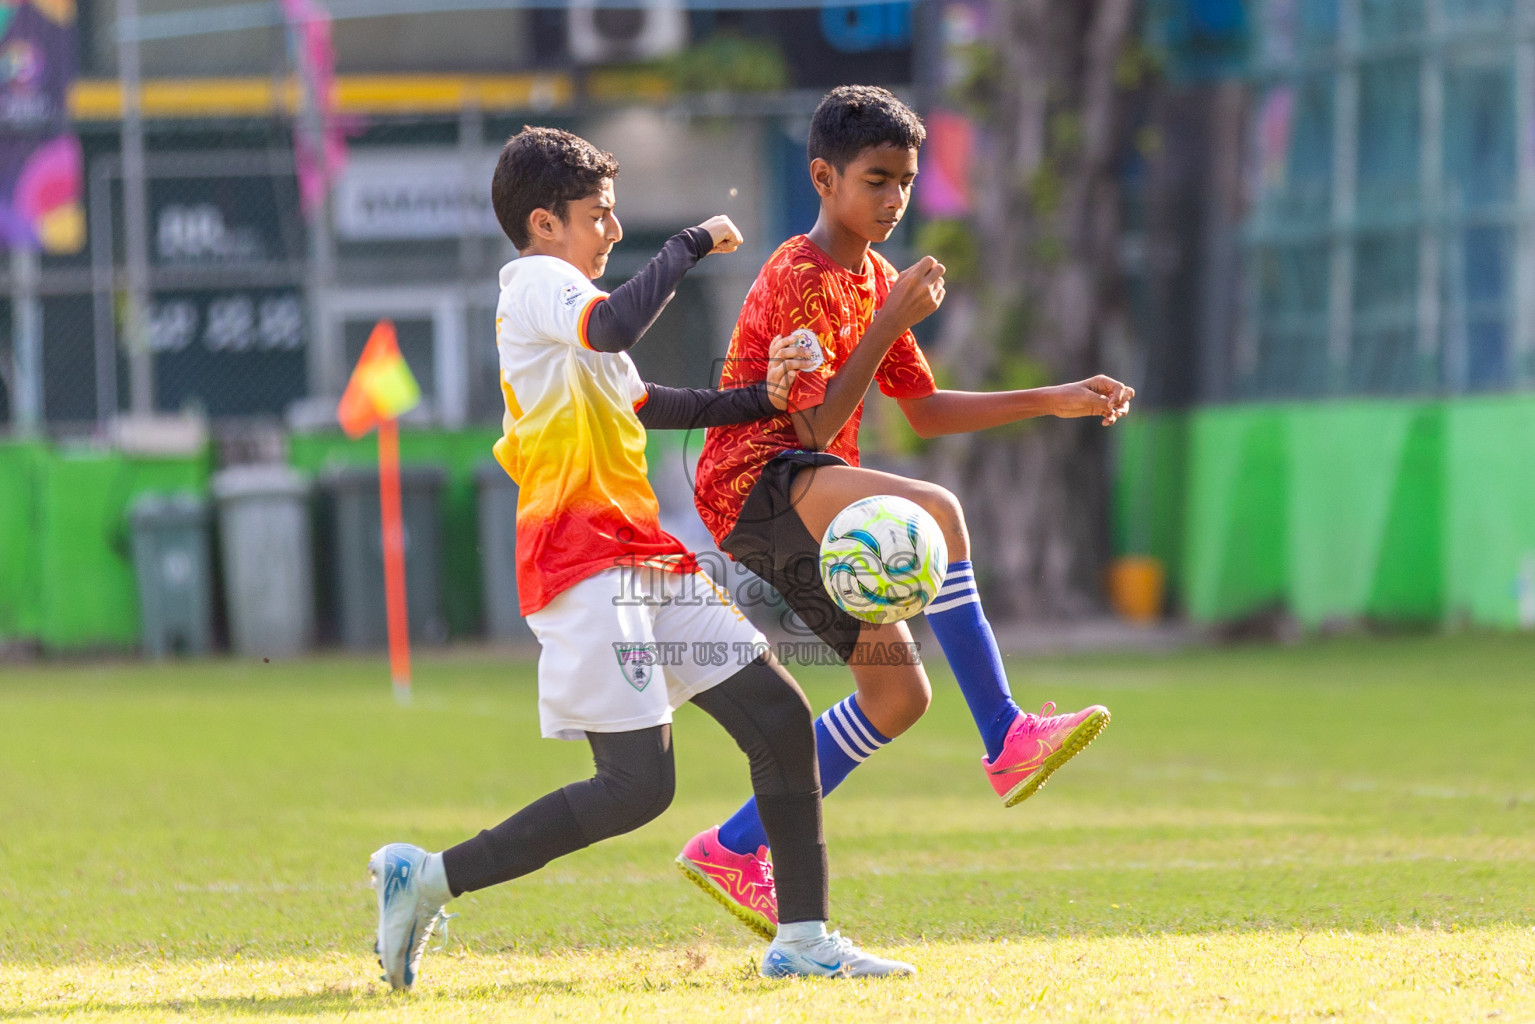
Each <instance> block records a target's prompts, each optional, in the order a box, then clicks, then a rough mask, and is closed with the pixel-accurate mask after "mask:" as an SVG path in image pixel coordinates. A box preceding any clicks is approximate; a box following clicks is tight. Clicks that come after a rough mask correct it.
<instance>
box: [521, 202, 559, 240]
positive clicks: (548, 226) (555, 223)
mask: <svg viewBox="0 0 1535 1024" xmlns="http://www.w3.org/2000/svg"><path fill="white" fill-rule="evenodd" d="M564 226H565V223H564V221H562V220H560V218H558V217H556V216H555V215H554V214H553V213H552V212H550V211H549V210H546V209H544V208H543V207H542V206H540V207H539V208H538V209H536V210H534V211H533V212H532V213H530V214H528V234H529V235H531V236H532V237H533V238H535V239H538V240H540V241H545V242H552V241H555V240H556V239H558V238H559V237H560V233H561V231H560V229H561V228H563V227H564Z"/></svg>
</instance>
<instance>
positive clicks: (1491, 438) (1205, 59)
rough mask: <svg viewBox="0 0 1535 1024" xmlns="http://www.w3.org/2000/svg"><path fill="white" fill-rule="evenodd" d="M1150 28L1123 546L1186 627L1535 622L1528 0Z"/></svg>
mask: <svg viewBox="0 0 1535 1024" xmlns="http://www.w3.org/2000/svg"><path fill="white" fill-rule="evenodd" d="M1147 15H1148V22H1147V35H1148V40H1150V41H1151V42H1152V43H1153V44H1154V45H1155V46H1157V48H1158V49H1159V51H1160V52H1161V53H1162V54H1163V55H1164V57H1165V60H1166V72H1167V75H1166V78H1167V84H1166V87H1165V89H1164V90H1163V91H1162V92H1161V94H1160V95H1159V96H1158V98H1157V99H1156V101H1155V103H1154V109H1153V110H1151V111H1150V112H1148V113H1147V115H1146V123H1147V126H1148V130H1151V131H1154V132H1155V133H1156V135H1157V141H1158V143H1159V146H1160V151H1159V154H1158V155H1157V156H1156V157H1154V158H1152V159H1149V160H1147V161H1145V163H1144V164H1143V165H1142V166H1141V168H1140V170H1139V172H1137V173H1132V179H1133V180H1132V186H1133V188H1132V194H1133V196H1134V197H1135V199H1136V202H1135V203H1134V204H1132V205H1134V206H1135V207H1136V209H1137V211H1138V216H1139V221H1138V225H1137V226H1138V230H1137V231H1136V232H1135V233H1134V235H1133V236H1132V238H1131V239H1129V244H1128V245H1127V262H1128V265H1129V267H1130V269H1131V271H1132V273H1133V275H1134V280H1135V282H1136V287H1137V291H1136V295H1137V297H1138V308H1139V323H1140V325H1141V328H1142V337H1143V339H1144V341H1145V343H1146V347H1145V359H1144V363H1143V366H1144V379H1145V381H1146V383H1147V394H1148V397H1150V398H1151V399H1152V403H1153V404H1154V405H1155V406H1156V407H1157V409H1158V415H1155V416H1153V417H1151V418H1150V419H1149V420H1148V421H1146V422H1143V423H1141V424H1139V425H1138V429H1137V431H1136V432H1135V434H1134V435H1133V437H1131V438H1129V439H1128V441H1129V443H1128V446H1127V448H1126V450H1124V451H1123V452H1122V461H1121V468H1122V473H1121V479H1120V515H1119V524H1120V527H1119V528H1120V543H1121V546H1122V548H1124V549H1125V550H1139V551H1141V552H1146V551H1151V552H1154V553H1156V554H1158V555H1159V556H1161V557H1162V558H1163V559H1164V560H1165V561H1166V562H1167V564H1168V565H1169V566H1170V567H1171V568H1172V572H1173V576H1174V580H1175V584H1176V587H1177V590H1178V593H1179V595H1180V597H1181V600H1182V604H1183V606H1184V607H1185V608H1186V609H1187V610H1188V611H1189V612H1190V613H1192V614H1193V615H1194V616H1195V617H1197V618H1202V619H1229V618H1235V617H1240V616H1243V615H1247V614H1250V613H1254V612H1261V611H1264V610H1275V609H1283V610H1287V611H1290V612H1293V613H1294V614H1296V615H1297V616H1299V618H1300V619H1301V621H1302V622H1303V623H1307V624H1311V625H1318V624H1324V623H1326V622H1328V621H1329V620H1336V619H1358V618H1360V617H1364V618H1376V619H1382V620H1391V621H1404V620H1405V621H1423V622H1441V621H1449V622H1475V623H1485V624H1496V625H1505V626H1507V625H1521V626H1523V627H1526V628H1530V627H1535V515H1532V513H1535V483H1532V482H1531V481H1532V477H1531V475H1530V474H1529V473H1528V471H1527V470H1526V469H1525V468H1524V467H1525V466H1526V465H1527V464H1528V461H1529V458H1530V456H1531V454H1532V452H1535V400H1532V399H1531V397H1530V396H1529V394H1528V393H1529V390H1530V388H1531V386H1532V384H1535V4H1531V3H1529V2H1527V0H1248V2H1245V3H1244V2H1239V0H1151V2H1150V3H1149V4H1148V7H1147Z"/></svg>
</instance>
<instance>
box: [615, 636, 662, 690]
mask: <svg viewBox="0 0 1535 1024" xmlns="http://www.w3.org/2000/svg"><path fill="white" fill-rule="evenodd" d="M613 653H614V654H616V655H617V656H618V668H619V670H620V671H621V672H623V674H624V679H625V680H627V681H628V683H629V685H630V686H632V687H634V688H635V689H636V690H639V691H640V692H642V693H643V692H644V690H645V687H647V686H649V685H650V679H651V677H652V676H653V675H655V671H656V666H657V665H659V664H660V663H661V648H660V646H659V645H658V644H655V643H645V644H614V645H613Z"/></svg>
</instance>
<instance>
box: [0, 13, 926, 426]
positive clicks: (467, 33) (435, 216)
mask: <svg viewBox="0 0 1535 1024" xmlns="http://www.w3.org/2000/svg"><path fill="white" fill-rule="evenodd" d="M138 6H139V8H140V10H139V18H138V20H137V22H124V21H121V20H120V19H119V17H118V9H117V3H116V2H115V0H84V2H83V3H82V5H81V7H80V9H79V29H78V32H79V76H80V77H79V79H78V81H76V82H75V84H74V86H73V88H72V90H71V92H70V109H71V113H72V115H73V118H74V122H75V130H76V131H77V132H78V134H79V136H80V139H81V143H82V146H83V150H84V175H85V181H86V185H85V190H84V191H85V208H86V218H87V222H88V225H89V231H88V233H87V236H86V237H87V238H88V243H87V244H85V245H83V246H82V247H81V248H79V250H78V251H76V252H74V253H69V254H61V255H47V254H45V255H44V256H43V258H42V260H41V267H40V277H39V282H38V286H37V291H38V293H39V294H40V296H41V313H42V316H41V322H42V332H43V337H44V345H43V360H42V363H43V365H42V368H41V392H42V420H43V422H44V424H45V429H46V432H47V433H49V434H50V435H53V436H60V435H79V434H90V433H100V432H101V431H102V430H103V429H104V427H105V425H106V424H107V423H108V422H109V421H110V420H111V419H112V418H114V417H116V416H118V415H120V414H124V413H132V414H146V413H179V412H182V411H184V410H192V411H194V412H196V413H198V414H200V415H203V416H206V417H208V418H209V419H210V420H211V421H212V422H213V423H214V426H215V429H232V428H233V426H234V424H233V421H234V420H237V419H240V418H251V417H254V418H275V419H285V420H286V421H287V422H288V423H289V424H290V425H293V426H297V427H299V428H301V429H302V428H304V427H306V426H313V425H318V424H319V423H321V422H324V423H326V425H329V421H330V419H331V415H330V414H331V412H332V411H333V410H331V409H330V408H329V405H330V404H332V403H330V402H329V400H330V399H332V398H334V396H335V395H337V394H339V392H340V389H341V386H342V385H343V384H344V382H345V374H346V373H347V372H348V370H349V369H350V366H351V365H352V362H353V360H354V359H355V357H356V355H357V353H358V352H359V351H360V348H361V345H362V342H363V340H364V339H365V337H366V335H367V332H368V329H369V328H370V327H371V325H372V323H373V322H374V321H375V320H376V319H378V318H379V317H381V316H390V317H393V318H394V319H395V320H396V322H397V325H398V327H399V330H400V337H401V342H402V344H403V346H404V347H405V351H406V354H407V357H408V358H409V359H410V362H411V365H412V367H413V368H414V369H415V371H416V373H417V375H418V377H419V378H420V379H421V381H422V383H423V386H424V389H425V391H426V392H427V394H428V396H429V402H428V408H427V409H426V411H425V413H424V414H423V415H424V417H425V418H426V419H428V420H430V421H432V422H435V423H437V424H439V425H444V426H449V427H455V426H462V425H464V424H467V423H474V422H494V421H495V420H497V418H498V417H499V414H500V396H499V390H498V388H497V385H496V376H495V374H496V371H495V352H494V346H493V344H491V337H492V336H491V330H492V321H493V312H492V311H493V309H494V304H495V299H496V286H495V273H496V269H497V268H498V267H499V266H500V265H501V263H503V262H504V261H505V260H507V259H508V258H510V257H511V256H512V255H514V253H513V252H512V251H511V249H510V246H509V243H508V242H507V241H506V239H505V237H504V236H503V235H502V233H501V231H500V229H499V227H498V226H497V225H496V223H495V219H494V216H493V215H492V213H491V210H490V205H489V196H488V189H489V180H490V171H491V168H492V167H493V166H494V160H495V155H496V152H497V151H498V149H499V147H500V144H501V143H502V142H503V141H504V140H505V139H506V137H507V136H508V135H510V134H512V133H513V132H515V131H517V130H518V129H519V128H520V127H521V126H522V125H523V124H525V123H541V124H554V125H558V126H561V127H567V128H570V129H572V130H575V131H577V132H579V133H581V134H583V135H585V136H587V137H589V138H591V139H592V140H593V141H595V142H596V143H598V144H599V145H601V146H603V147H604V148H608V149H611V150H613V151H614V152H615V153H616V154H617V155H618V156H619V158H620V160H621V163H622V164H623V168H624V170H623V173H622V176H621V178H620V182H619V188H620V192H619V196H620V203H621V205H620V208H619V213H620V217H621V219H622V221H623V223H624V225H625V228H626V232H627V236H628V237H627V240H626V241H625V242H624V243H623V245H622V246H621V247H620V248H619V250H618V251H617V253H616V254H615V260H614V264H613V269H612V270H610V272H609V277H608V279H607V281H606V283H607V285H608V286H609V287H611V286H612V285H614V284H616V283H617V282H619V281H622V280H623V279H624V277H626V276H627V275H628V274H629V273H632V272H633V270H634V269H636V268H637V266H638V265H639V263H640V262H642V261H643V260H644V259H645V258H646V257H647V256H648V255H649V254H650V253H651V252H653V251H654V249H655V248H656V247H657V246H658V245H659V243H660V242H661V241H663V240H664V239H665V238H666V237H667V236H669V235H670V234H671V233H672V232H674V231H676V230H678V229H680V228H682V227H685V226H687V225H689V224H693V223H697V222H698V221H699V220H702V219H703V218H705V217H707V216H711V215H713V214H716V213H721V212H724V213H729V214H730V215H731V216H732V217H734V218H735V219H736V221H737V223H739V224H740V225H741V227H742V228H743V230H744V232H745V234H746V236H747V238H748V239H749V246H750V251H748V252H744V253H743V254H742V255H741V256H739V257H738V258H735V259H733V260H730V261H725V260H721V261H718V263H716V262H715V261H709V262H708V263H706V264H704V265H703V266H701V267H700V268H699V271H698V272H697V273H696V274H695V275H693V276H692V277H691V278H690V279H689V281H688V282H687V283H686V284H685V285H684V291H685V294H684V295H683V296H682V300H683V301H679V302H677V303H675V304H674V305H673V307H672V309H671V310H670V311H669V312H668V313H667V320H666V322H665V323H664V325H663V327H664V328H665V330H663V331H662V332H661V334H660V335H659V336H660V337H663V338H665V339H667V344H664V345H663V344H655V345H650V346H647V347H646V349H645V350H644V351H642V352H640V353H637V358H638V359H639V361H640V363H641V366H642V369H643V370H644V371H645V372H647V373H654V374H656V375H657V377H658V379H663V380H668V381H671V382H675V383H686V384H694V385H698V384H703V383H705V382H708V381H709V380H711V379H712V378H713V377H715V376H716V374H715V373H714V369H715V367H714V365H713V364H714V360H716V359H717V358H718V357H719V356H720V355H722V354H723V351H724V346H725V342H726V340H727V339H728V336H729V330H730V326H731V325H732V324H733V322H734V314H735V310H736V308H737V307H738V304H739V300H740V298H741V296H743V295H744V293H745V291H746V288H747V287H748V286H749V284H750V281H751V279H752V277H753V276H754V272H755V269H756V267H757V266H759V265H760V262H761V258H765V256H766V253H767V251H769V249H770V247H771V246H772V244H773V243H774V242H775V241H777V240H781V239H782V238H783V237H786V236H787V235H788V234H790V233H792V232H793V231H796V230H804V229H806V228H808V227H809V224H810V223H811V219H812V218H813V216H814V209H815V207H814V194H813V191H811V189H810V186H809V183H808V181H806V180H805V174H804V169H803V163H804V160H803V133H804V127H805V124H806V122H807V117H808V113H809V111H810V110H811V109H812V108H813V106H814V103H815V101H816V99H817V98H818V97H819V95H820V93H821V92H822V91H823V90H824V88H826V87H828V86H830V85H833V84H837V83H839V82H842V81H851V80H858V81H877V82H880V83H883V84H888V85H891V86H895V87H903V86H906V87H909V86H910V84H911V81H912V45H911V38H912V36H911V16H912V4H911V3H887V4H879V5H874V6H869V5H829V6H826V5H812V6H809V7H806V8H803V9H794V10H765V11H764V10H742V11H739V12H735V13H732V12H730V11H698V12H689V11H688V10H686V9H685V8H684V6H683V5H682V4H681V3H680V2H678V0H653V2H648V3H645V4H641V5H639V6H638V7H635V8H629V9H617V8H614V9H599V8H597V7H596V6H595V5H594V4H590V3H586V4H583V3H580V2H574V3H572V4H570V5H569V6H568V7H567V8H565V9H558V8H554V7H552V6H551V5H547V4H544V5H523V4H518V3H508V4H507V5H506V8H505V9H499V10H485V9H476V8H483V6H484V5H481V4H473V3H458V2H454V0H420V2H416V3H410V4H403V5H395V7H394V8H392V9H398V10H401V11H410V12H415V13H402V14H391V15H387V16H375V15H374V13H373V12H374V10H375V8H374V7H373V6H372V5H368V4H363V3H344V2H342V3H331V4H329V5H328V9H329V12H330V14H331V16H332V18H333V21H332V23H331V25H330V43H331V46H332V47H333V51H334V75H335V87H334V96H335V107H334V110H333V111H331V112H330V113H331V119H332V121H333V123H334V131H335V132H336V133H337V134H339V136H340V137H341V138H342V139H343V140H344V144H345V149H346V159H345V165H344V169H343V170H342V171H341V173H340V176H339V177H338V178H337V179H336V180H335V182H334V192H333V194H332V199H331V202H330V204H329V205H328V207H327V208H326V209H325V210H324V211H323V215H322V216H320V217H318V218H306V217H305V216H304V215H303V213H302V212H301V203H300V196H299V189H300V187H301V184H302V183H301V181H300V180H298V178H296V175H295V166H294V147H295V134H296V133H298V135H299V136H302V134H303V133H304V131H305V129H306V125H305V117H306V104H305V99H304V96H305V84H306V83H305V80H304V72H305V70H306V69H305V67H304V64H303V57H304V54H303V52H302V47H303V45H304V37H303V35H302V30H303V26H302V25H295V24H294V23H293V22H292V20H291V11H290V12H289V14H290V19H289V21H288V23H284V18H283V15H284V11H285V9H286V8H287V7H288V6H289V5H283V4H279V3H275V2H274V3H272V4H271V5H269V6H268V5H260V4H250V3H228V2H219V0H208V2H206V3H188V2H186V0H142V2H140V3H139V5H138ZM723 6H726V7H729V6H731V5H729V4H725V5H723ZM134 24H136V25H137V34H138V36H139V38H140V39H141V40H142V41H141V44H140V46H139V47H138V51H139V61H140V69H139V74H140V76H141V81H142V92H141V96H142V117H143V133H144V134H143V138H144V147H145V172H144V173H145V178H146V182H145V185H144V191H145V193H146V202H147V238H146V239H145V241H144V245H143V248H144V250H145V251H144V252H142V253H134V252H130V251H129V239H128V237H127V236H128V235H129V234H130V233H131V232H130V231H128V230H127V225H126V224H125V217H124V207H125V195H124V185H123V179H124V172H123V165H124V161H123V159H122V153H121V149H122V135H123V131H122V121H121V118H122V115H123V93H122V85H121V82H120V81H119V78H118V75H119V71H120V68H119V61H120V58H121V54H122V46H121V40H120V37H119V31H118V30H119V28H120V27H122V26H125V25H134ZM711 76H718V77H719V78H720V80H719V82H718V88H717V89H712V88H710V86H711ZM316 236H320V237H319V238H317V237H316ZM135 259H138V260H141V261H142V262H143V263H144V264H145V265H146V268H147V269H146V274H147V289H148V295H147V302H146V303H145V305H146V309H145V324H146V327H145V336H144V339H143V341H142V343H141V344H136V343H135V342H134V341H133V340H132V339H131V338H129V337H126V336H125V335H127V334H130V333H131V331H130V330H129V325H128V324H127V322H126V321H125V319H124V310H123V308H122V306H123V302H124V293H125V290H127V289H128V288H129V286H130V282H129V281H128V276H129V268H130V267H131V265H132V264H133V262H134V260H135ZM317 261H318V262H317ZM6 269H7V268H3V267H0V280H3V282H4V286H3V287H0V294H5V295H13V294H14V293H15V291H16V280H15V278H16V275H15V274H8V273H6ZM0 303H6V300H5V299H0ZM14 319H15V317H14V316H13V315H12V308H11V306H10V305H9V304H8V303H6V304H5V307H4V308H3V309H0V331H4V332H7V333H8V332H9V330H10V328H11V324H12V322H13V320H14ZM143 351H147V353H148V354H147V356H142V355H138V353H141V352H143ZM135 358H139V361H140V364H141V367H140V370H139V371H135V368H134V365H133V364H134V362H135ZM6 369H7V371H9V370H10V367H9V366H7V368H6ZM135 372H139V373H140V375H141V376H143V375H147V377H148V378H149V385H148V386H147V387H146V386H140V385H136V384H135V383H134V379H133V378H134V374H135ZM0 377H3V378H4V379H5V382H6V383H7V384H10V383H11V382H10V380H9V377H10V374H9V373H8V372H7V373H6V374H3V375H0ZM11 391H12V388H11V387H4V388H0V421H5V420H9V419H11V418H12V409H11V404H12V403H11ZM311 400H313V401H311Z"/></svg>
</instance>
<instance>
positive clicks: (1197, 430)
mask: <svg viewBox="0 0 1535 1024" xmlns="http://www.w3.org/2000/svg"><path fill="white" fill-rule="evenodd" d="M1288 426H1289V424H1288V422H1287V420H1286V418H1285V416H1284V415H1283V414H1282V409H1281V408H1280V407H1272V406H1247V407H1231V408H1223V409H1207V410H1201V411H1200V412H1198V413H1196V414H1195V415H1194V417H1193V422H1192V423H1191V424H1190V430H1189V475H1188V481H1189V482H1188V489H1189V490H1188V493H1189V498H1188V518H1187V521H1186V523H1185V530H1184V550H1185V552H1186V558H1185V568H1184V579H1185V605H1186V608H1187V611H1188V613H1189V615H1190V616H1191V617H1192V618H1194V619H1196V620H1200V621H1212V620H1219V619H1232V618H1237V617H1240V616H1242V615H1245V614H1247V613H1249V612H1252V611H1256V610H1258V609H1260V608H1263V607H1265V606H1268V605H1271V604H1274V603H1276V602H1281V601H1283V600H1285V599H1286V597H1287V596H1288V590H1289V545H1290V537H1289V522H1288V518H1289V517H1288V500H1287V495H1288V493H1289V486H1290V484H1289V475H1290V474H1289V468H1290V459H1289V431H1288Z"/></svg>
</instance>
